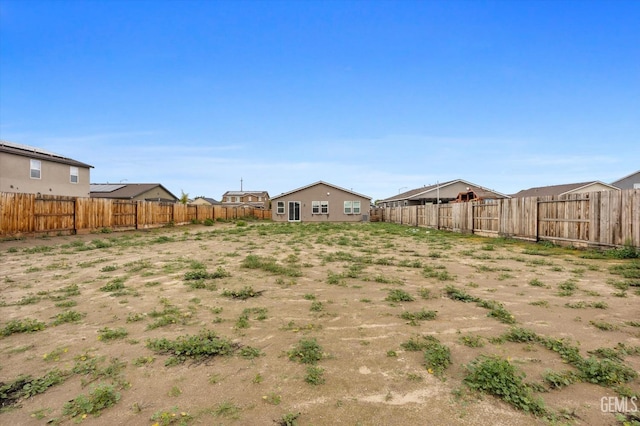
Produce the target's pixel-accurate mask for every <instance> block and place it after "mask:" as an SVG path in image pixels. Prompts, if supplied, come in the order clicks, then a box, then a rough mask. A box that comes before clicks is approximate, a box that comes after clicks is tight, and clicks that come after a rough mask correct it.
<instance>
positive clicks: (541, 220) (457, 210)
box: [371, 189, 640, 247]
mask: <svg viewBox="0 0 640 426" xmlns="http://www.w3.org/2000/svg"><path fill="white" fill-rule="evenodd" d="M371 217H372V218H373V217H375V218H376V220H378V221H384V222H392V223H400V224H406V225H412V226H425V227H429V228H437V229H446V230H450V231H454V232H464V233H475V234H479V235H486V236H503V237H513V238H520V239H526V240H532V241H538V240H548V241H553V242H558V243H566V244H574V245H577V246H605V247H613V246H615V247H620V246H624V245H631V246H634V247H640V190H638V189H629V190H623V191H602V192H589V193H585V194H570V195H564V196H548V197H527V198H511V199H504V200H492V201H481V202H468V203H452V204H440V205H436V204H427V205H423V206H405V207H386V208H379V209H374V211H372V213H371Z"/></svg>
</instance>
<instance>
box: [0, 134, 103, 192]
mask: <svg viewBox="0 0 640 426" xmlns="http://www.w3.org/2000/svg"><path fill="white" fill-rule="evenodd" d="M92 168H93V166H90V165H89V164H85V163H82V162H80V161H76V160H73V159H71V158H68V157H65V156H62V155H60V154H55V153H53V152H49V151H45V150H43V149H40V148H35V147H32V146H28V145H21V144H17V143H13V142H7V141H0V192H18V193H25V194H43V195H64V196H69V197H88V196H89V179H90V172H91V169H92Z"/></svg>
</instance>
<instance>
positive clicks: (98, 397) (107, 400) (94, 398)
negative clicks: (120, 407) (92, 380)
mask: <svg viewBox="0 0 640 426" xmlns="http://www.w3.org/2000/svg"><path fill="white" fill-rule="evenodd" d="M119 400H120V394H119V393H118V392H116V391H115V389H114V387H113V386H111V385H104V384H103V385H98V386H96V387H95V388H94V389H93V390H91V392H89V395H88V396H87V395H80V396H78V397H76V398H75V399H73V400H71V401H69V402H67V403H66V404H65V405H64V408H63V411H62V412H63V414H64V415H65V416H69V417H72V418H76V417H78V416H82V415H84V414H93V415H94V416H99V415H100V412H101V411H102V410H104V409H105V408H109V407H111V406H113V405H115V404H116V403H117V402H118V401H119Z"/></svg>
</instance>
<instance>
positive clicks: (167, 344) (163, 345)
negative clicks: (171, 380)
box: [147, 330, 238, 365]
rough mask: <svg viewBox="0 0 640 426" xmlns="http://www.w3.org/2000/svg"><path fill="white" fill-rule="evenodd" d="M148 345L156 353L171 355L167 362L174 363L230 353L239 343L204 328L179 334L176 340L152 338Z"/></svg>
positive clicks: (202, 359)
mask: <svg viewBox="0 0 640 426" xmlns="http://www.w3.org/2000/svg"><path fill="white" fill-rule="evenodd" d="M147 347H148V348H149V349H151V350H152V351H154V352H156V353H161V354H168V355H171V357H170V358H169V360H167V364H169V365H173V364H181V363H184V362H185V361H187V360H188V359H192V360H194V361H204V360H205V359H207V358H211V357H214V356H221V355H230V354H232V353H233V352H234V351H235V350H236V349H237V348H238V345H237V344H234V343H232V342H231V341H230V340H227V339H224V338H221V337H218V335H217V334H216V333H214V332H213V331H208V330H203V331H201V332H200V333H199V334H197V335H195V336H190V335H186V336H179V337H178V338H177V339H176V340H168V339H166V338H161V339H150V340H148V341H147Z"/></svg>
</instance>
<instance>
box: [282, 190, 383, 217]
mask: <svg viewBox="0 0 640 426" xmlns="http://www.w3.org/2000/svg"><path fill="white" fill-rule="evenodd" d="M279 201H280V202H284V208H285V211H284V214H278V213H277V211H278V202H279ZM290 201H297V202H299V203H300V222H361V221H363V216H364V219H366V220H368V216H369V207H370V203H371V199H370V198H365V197H360V196H358V195H355V194H352V193H350V192H346V191H342V190H339V189H337V188H335V187H332V186H329V185H325V184H318V185H314V186H312V187H309V188H305V189H302V190H300V191H296V192H293V193H291V194H288V195H286V196H284V197H280V198H275V199H274V198H272V199H271V213H272V220H273V221H274V222H288V221H289V202H290ZM313 201H328V202H329V209H328V211H329V213H328V214H322V213H321V214H314V213H313V212H312V202H313ZM345 201H360V213H359V214H345V213H344V202H345Z"/></svg>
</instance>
